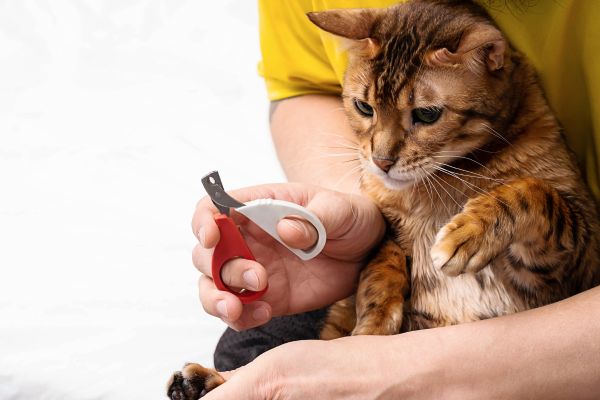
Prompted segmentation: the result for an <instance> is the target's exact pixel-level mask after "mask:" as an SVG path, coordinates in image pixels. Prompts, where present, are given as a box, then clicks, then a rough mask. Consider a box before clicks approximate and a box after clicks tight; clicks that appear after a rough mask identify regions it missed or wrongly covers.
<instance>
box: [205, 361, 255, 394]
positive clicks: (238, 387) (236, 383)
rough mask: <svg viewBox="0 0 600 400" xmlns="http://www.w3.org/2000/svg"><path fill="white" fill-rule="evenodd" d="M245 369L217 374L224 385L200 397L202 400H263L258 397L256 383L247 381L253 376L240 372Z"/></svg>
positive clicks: (250, 380)
mask: <svg viewBox="0 0 600 400" xmlns="http://www.w3.org/2000/svg"><path fill="white" fill-rule="evenodd" d="M245 369H246V368H240V369H237V370H235V371H229V372H219V374H221V376H222V377H223V378H225V383H223V384H222V385H220V386H218V387H216V388H215V389H213V390H211V391H210V392H208V393H207V394H206V396H204V397H202V398H203V399H204V400H231V399H236V400H263V398H264V396H263V397H259V393H258V390H256V389H257V387H258V386H259V385H258V382H252V380H253V379H249V378H251V377H252V375H253V374H248V373H247V371H244V372H245V373H244V372H242V371H243V370H245Z"/></svg>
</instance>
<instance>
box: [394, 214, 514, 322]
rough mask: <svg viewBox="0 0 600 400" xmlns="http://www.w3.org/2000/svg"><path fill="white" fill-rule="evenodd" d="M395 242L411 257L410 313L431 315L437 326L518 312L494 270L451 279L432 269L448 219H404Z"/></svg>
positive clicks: (489, 269) (484, 270)
mask: <svg viewBox="0 0 600 400" xmlns="http://www.w3.org/2000/svg"><path fill="white" fill-rule="evenodd" d="M400 220H401V221H402V223H401V224H400V226H399V227H398V228H399V229H396V230H395V232H396V241H397V242H398V243H399V244H400V245H401V247H402V248H404V249H405V251H407V252H408V253H409V255H410V256H411V257H412V263H411V271H410V274H411V299H410V307H411V309H413V310H415V311H418V312H419V313H423V314H426V315H430V316H432V317H433V318H434V320H436V321H437V324H438V325H449V324H456V323H462V322H469V321H476V320H480V319H485V318H490V317H494V316H498V315H504V314H509V313H514V312H517V311H519V309H520V308H521V306H520V305H519V302H518V300H516V299H513V298H512V296H511V295H510V293H509V292H508V290H507V289H506V287H505V285H504V283H503V281H502V279H500V278H499V277H497V276H496V275H495V273H494V270H493V268H491V267H486V268H484V269H483V270H482V271H480V272H479V273H477V274H464V275H460V276H458V277H451V276H448V275H446V274H444V273H443V272H442V271H440V270H438V269H436V268H434V267H433V263H432V262H431V256H430V249H431V247H432V246H433V244H434V242H435V237H436V234H437V232H438V231H439V229H440V228H441V227H442V226H444V224H445V222H446V221H447V219H440V220H437V219H435V218H433V217H429V218H427V217H421V218H419V217H418V216H415V215H403V216H402V218H401V219H396V221H400Z"/></svg>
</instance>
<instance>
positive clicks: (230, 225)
mask: <svg viewBox="0 0 600 400" xmlns="http://www.w3.org/2000/svg"><path fill="white" fill-rule="evenodd" d="M215 222H216V223H217V226H218V227H219V231H220V232H221V239H220V240H219V243H217V246H216V247H215V251H214V253H213V257H212V278H213V281H214V282H215V286H216V287H217V289H219V290H224V291H226V292H229V293H233V294H235V295H236V296H237V297H238V298H239V299H240V301H241V302H242V303H243V304H248V303H252V302H253V301H256V300H258V299H260V298H261V297H262V296H263V295H264V294H265V292H266V291H267V288H264V289H263V290H261V291H259V292H253V291H252V290H244V291H243V292H234V291H233V290H231V289H229V288H228V287H227V285H225V283H223V280H222V279H221V269H222V268H223V265H224V264H225V263H226V262H227V261H229V260H231V259H233V258H238V257H241V258H245V259H246V260H254V261H255V260H256V259H255V258H254V255H253V254H252V252H251V251H250V249H249V248H248V245H247V244H246V241H245V240H244V238H243V237H242V234H241V233H240V230H239V229H238V227H237V225H236V224H235V222H233V220H232V219H231V218H229V217H228V216H227V215H224V214H217V215H216V216H215Z"/></svg>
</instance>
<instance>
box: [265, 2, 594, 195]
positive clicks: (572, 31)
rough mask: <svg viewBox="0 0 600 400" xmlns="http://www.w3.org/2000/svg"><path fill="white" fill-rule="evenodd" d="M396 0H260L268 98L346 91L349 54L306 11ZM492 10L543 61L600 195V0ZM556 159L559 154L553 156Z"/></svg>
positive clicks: (546, 83)
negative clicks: (318, 26)
mask: <svg viewBox="0 0 600 400" xmlns="http://www.w3.org/2000/svg"><path fill="white" fill-rule="evenodd" d="M397 2H398V1H397V0H259V16H260V44H261V50H262V61H261V62H260V64H259V72H260V74H261V75H262V76H263V77H264V79H265V82H266V85H267V91H268V94H269V98H270V99H271V100H279V99H283V98H287V97H293V96H299V95H303V94H309V93H341V82H342V78H343V74H344V70H345V66H346V57H345V54H343V52H341V51H340V50H339V49H338V47H337V46H338V42H337V41H336V40H335V39H334V38H333V37H332V36H331V35H328V34H327V33H324V32H322V31H320V30H319V29H318V28H317V27H315V26H314V25H313V24H312V23H311V22H310V21H309V20H308V18H307V17H306V15H305V14H306V13H307V12H309V11H321V10H326V9H331V8H354V7H386V6H389V5H391V4H394V3H397ZM491 3H492V4H495V5H496V6H495V7H492V8H489V9H488V11H489V12H490V14H491V15H492V16H493V17H494V19H495V20H496V22H497V23H498V24H499V26H500V27H501V29H502V30H503V31H504V33H505V34H506V35H507V36H508V38H509V40H510V41H511V43H512V44H513V45H514V46H515V47H516V48H517V49H519V50H520V51H522V52H523V53H525V54H526V55H527V56H528V58H529V59H530V60H531V62H532V63H533V65H534V66H535V67H536V69H537V71H538V74H539V75H540V78H541V81H542V85H543V87H544V90H545V92H546V96H547V98H548V100H549V102H550V105H551V106H552V108H553V109H554V111H555V112H556V114H557V116H558V118H559V120H560V122H561V123H562V125H563V126H564V128H565V135H566V137H567V141H568V143H569V146H570V147H571V148H572V149H573V150H575V152H576V153H577V156H578V160H579V162H580V165H581V166H583V167H584V169H585V172H586V173H587V180H588V183H589V185H590V188H591V189H592V192H593V193H594V195H595V197H596V199H600V185H599V180H598V179H599V178H600V169H599V168H600V165H599V164H598V158H597V156H596V155H597V154H600V22H599V21H600V0H561V1H549V0H548V1H546V0H544V1H538V2H530V3H531V6H529V7H527V8H526V9H525V10H522V11H521V10H516V9H509V8H507V7H506V6H504V2H491ZM548 156H549V157H551V156H552V155H551V154H549V155H548Z"/></svg>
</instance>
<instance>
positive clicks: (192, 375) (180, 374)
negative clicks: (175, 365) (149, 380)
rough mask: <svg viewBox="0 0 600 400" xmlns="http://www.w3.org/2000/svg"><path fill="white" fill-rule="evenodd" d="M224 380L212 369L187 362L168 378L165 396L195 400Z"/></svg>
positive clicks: (182, 399) (179, 399)
mask: <svg viewBox="0 0 600 400" xmlns="http://www.w3.org/2000/svg"><path fill="white" fill-rule="evenodd" d="M224 382H225V379H223V377H222V376H221V375H219V373H218V372H217V371H215V370H214V369H211V368H204V367H203V366H201V365H199V364H193V363H188V364H186V365H185V366H184V367H183V369H182V370H181V371H177V372H175V373H174V374H173V376H171V379H169V383H167V396H169V398H170V399H171V400H197V399H199V398H201V397H202V396H204V395H205V394H206V393H208V392H210V391H211V390H213V389H214V388H216V387H217V386H219V385H221V384H223V383H224Z"/></svg>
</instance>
